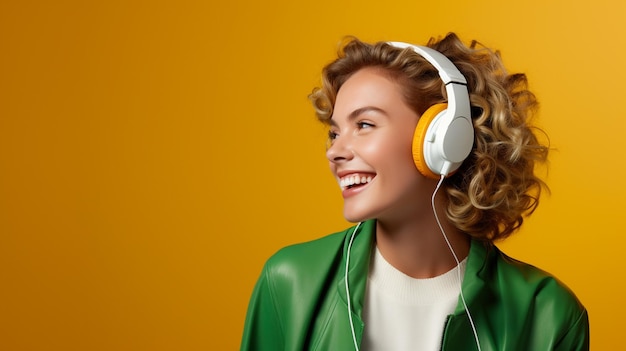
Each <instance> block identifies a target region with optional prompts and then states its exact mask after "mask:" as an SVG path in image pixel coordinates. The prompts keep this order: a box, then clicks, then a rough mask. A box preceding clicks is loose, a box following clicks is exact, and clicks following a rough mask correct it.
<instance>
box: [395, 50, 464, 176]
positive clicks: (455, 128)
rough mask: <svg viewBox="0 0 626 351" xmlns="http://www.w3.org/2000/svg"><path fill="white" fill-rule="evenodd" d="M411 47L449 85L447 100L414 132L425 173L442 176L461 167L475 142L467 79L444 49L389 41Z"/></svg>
mask: <svg viewBox="0 0 626 351" xmlns="http://www.w3.org/2000/svg"><path fill="white" fill-rule="evenodd" d="M388 44H390V45H392V46H395V47H397V48H401V49H404V48H411V49H412V50H413V51H415V52H416V53H417V54H418V55H420V56H422V57H423V58H424V59H426V60H427V61H428V62H430V63H431V64H432V65H433V66H434V67H435V68H436V69H437V71H438V72H439V76H440V77H441V80H442V81H443V83H444V85H445V86H446V93H447V95H448V103H447V104H436V105H433V106H431V107H430V108H428V110H426V112H424V113H423V114H422V116H421V117H420V119H419V121H418V123H417V127H416V128H415V134H414V136H413V160H414V161H415V165H416V166H417V169H418V170H419V171H420V173H422V174H423V175H424V176H426V177H429V178H433V179H439V178H440V176H442V175H443V176H447V175H449V174H450V173H452V172H454V171H455V170H457V169H458V168H459V167H460V166H461V164H462V163H463V160H465V158H467V156H468V155H469V153H470V151H471V150H472V146H473V144H474V127H473V126H472V120H471V114H470V113H471V109H470V101H469V94H468V92H467V80H466V79H465V77H464V76H463V74H461V72H460V71H459V70H458V69H457V68H456V66H454V64H453V63H452V62H451V61H450V60H449V59H448V58H447V57H446V56H444V55H443V54H441V53H440V52H438V51H436V50H434V49H431V48H429V47H425V46H416V45H411V44H407V43H402V42H388Z"/></svg>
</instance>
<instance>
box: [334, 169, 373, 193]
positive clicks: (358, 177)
mask: <svg viewBox="0 0 626 351" xmlns="http://www.w3.org/2000/svg"><path fill="white" fill-rule="evenodd" d="M374 177H375V175H371V174H358V173H355V174H350V175H347V176H345V177H342V178H341V179H340V180H339V186H340V187H341V190H342V191H343V190H346V189H352V188H355V187H359V186H364V185H366V184H368V183H369V182H371V181H372V179H373V178H374Z"/></svg>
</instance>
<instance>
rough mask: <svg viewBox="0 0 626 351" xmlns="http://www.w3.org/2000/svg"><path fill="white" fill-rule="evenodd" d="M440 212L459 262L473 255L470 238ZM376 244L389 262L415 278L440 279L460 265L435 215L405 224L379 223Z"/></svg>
mask: <svg viewBox="0 0 626 351" xmlns="http://www.w3.org/2000/svg"><path fill="white" fill-rule="evenodd" d="M437 213H438V214H439V218H440V220H441V224H442V226H443V228H444V231H445V234H446V236H447V238H448V240H449V242H450V245H451V246H452V248H453V249H454V252H455V254H456V257H457V259H458V260H459V261H462V260H463V259H465V258H466V257H467V255H468V253H469V247H470V238H469V236H468V235H467V234H465V233H462V232H461V231H459V230H458V229H457V228H455V227H454V226H453V225H452V224H450V222H448V221H447V219H446V218H445V216H442V215H441V213H444V211H443V209H441V211H440V210H438V211H437ZM442 217H443V218H442ZM376 244H377V246H378V249H379V250H380V253H381V254H382V255H383V257H385V259H386V260H387V262H389V263H390V264H391V265H392V266H394V267H395V268H396V269H398V270H399V271H401V272H403V273H404V274H406V275H408V276H411V277H413V278H432V277H436V276H439V275H441V274H443V273H445V272H448V271H449V270H450V269H452V268H454V267H455V266H456V265H457V261H456V260H455V259H454V256H453V255H452V252H451V251H450V248H449V247H448V244H447V243H446V240H445V238H444V235H443V234H442V232H441V230H440V228H439V225H438V224H437V221H436V220H435V217H434V215H433V214H432V212H431V213H430V214H428V213H424V214H423V215H422V216H413V217H411V218H409V219H407V220H403V221H394V222H389V221H383V220H378V221H377V223H376Z"/></svg>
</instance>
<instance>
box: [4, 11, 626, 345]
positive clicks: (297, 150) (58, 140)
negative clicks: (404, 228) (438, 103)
mask: <svg viewBox="0 0 626 351" xmlns="http://www.w3.org/2000/svg"><path fill="white" fill-rule="evenodd" d="M625 13H626V3H624V2H623V1H619V0H614V1H606V0H598V1H593V2H584V3H572V2H571V1H564V0H559V1H544V0H528V1H525V2H523V3H522V2H506V1H505V2H503V1H500V0H479V1H473V2H468V1H445V2H438V1H428V2H427V1H416V0H403V1H387V2H382V3H381V2H379V1H336V0H332V1H331V0H319V1H316V2H312V3H311V2H308V3H304V2H302V3H298V2H295V1H287V0H280V1H278V0H274V1H272V0H270V1H263V2H257V1H249V0H248V1H227V2H210V1H159V0H156V1H135V0H134V1H106V2H84V1H72V0H65V1H63V0H61V1H58V2H45V1H4V2H3V3H2V4H0V50H1V51H0V349H2V350H12V351H16V350H94V351H95V350H235V349H238V347H239V340H240V335H241V330H242V327H243V321H244V316H245V311H246V307H247V303H248V298H249V296H250V293H251V291H252V287H253V285H254V282H255V280H256V278H257V276H258V274H259V272H260V270H261V267H262V265H263V263H264V261H265V260H266V259H267V258H268V257H269V256H270V255H271V254H272V253H274V252H275V251H276V250H278V249H279V248H280V247H282V246H285V245H287V244H291V243H296V242H301V241H305V240H310V239H313V238H317V237H319V236H322V235H325V234H328V233H331V232H334V231H338V230H340V229H343V228H345V227H346V226H347V225H348V223H346V222H345V221H344V219H343V218H342V216H341V206H342V203H341V198H340V195H339V192H338V190H337V186H336V184H335V183H334V181H333V179H332V177H331V175H330V172H329V171H328V169H327V162H326V160H325V158H324V142H325V130H324V129H323V127H322V126H321V125H319V124H318V123H317V122H316V121H315V118H314V116H313V111H312V108H311V107H310V106H309V104H308V101H307V99H306V96H307V94H308V93H309V92H310V90H311V89H312V87H313V86H315V85H316V84H318V82H319V74H320V70H321V67H322V66H323V65H324V64H325V63H327V62H328V61H329V60H331V59H332V58H333V56H334V53H335V49H336V44H337V43H338V42H339V41H340V40H341V38H342V37H343V36H344V35H356V36H358V37H360V38H362V39H364V40H368V41H374V40H400V41H409V42H413V43H418V44H421V43H424V42H426V41H427V40H428V38H429V37H430V36H438V35H443V34H445V33H447V32H449V31H455V32H457V33H458V34H459V35H460V36H461V38H463V39H464V40H465V41H468V42H469V41H470V40H471V39H478V40H480V41H481V42H483V43H484V44H486V45H487V46H490V47H494V48H497V49H500V50H501V52H502V55H503V58H504V60H505V64H506V65H507V66H508V67H509V69H510V70H511V71H514V72H518V71H521V72H526V73H527V74H528V77H529V79H530V82H531V88H532V89H533V90H534V91H535V92H536V93H537V95H538V97H539V99H540V101H541V103H542V105H541V106H542V109H541V113H540V115H539V119H538V122H539V124H540V125H541V126H542V127H543V128H544V129H545V130H546V131H547V133H548V134H549V135H550V138H551V145H552V146H553V147H554V148H555V151H554V152H553V153H552V158H551V164H550V167H549V171H548V172H547V173H546V175H545V179H546V180H547V182H548V183H549V184H550V186H551V188H552V195H551V196H549V197H547V196H546V197H545V198H544V199H543V201H542V205H541V206H540V208H539V210H538V211H537V212H536V214H535V215H534V216H533V217H531V218H530V219H529V220H528V221H527V222H526V223H525V226H524V228H523V230H522V231H521V232H520V233H519V234H516V235H515V236H513V237H512V238H510V239H509V240H508V241H506V242H504V243H502V244H501V247H502V248H503V249H504V250H505V251H506V252H507V253H509V254H511V255H512V256H514V257H516V258H518V259H521V260H524V261H528V262H531V263H533V264H535V265H537V266H539V267H541V268H544V269H546V270H548V271H550V272H552V273H554V274H555V275H557V276H558V277H559V278H560V279H561V280H563V281H564V282H565V283H566V284H568V285H569V286H570V287H571V288H572V289H573V290H574V291H575V292H576V293H577V295H578V296H579V298H580V299H581V300H582V301H583V303H584V304H585V305H586V306H587V307H588V309H589V313H590V318H591V332H592V349H595V350H611V349H616V348H618V347H621V346H622V345H623V340H622V339H623V338H622V334H623V333H622V330H621V329H622V327H621V323H620V322H619V321H615V320H614V319H615V318H619V316H621V315H623V314H624V312H625V311H626V307H624V305H623V296H625V295H626V287H625V284H624V279H623V276H624V270H625V264H624V263H623V260H622V258H623V257H624V256H623V250H624V244H625V243H626V239H624V230H623V228H622V222H623V218H622V217H623V214H622V212H623V208H624V200H625V199H626V190H625V189H624V186H623V182H622V176H623V174H624V170H625V165H624V155H623V152H624V151H623V150H624V149H625V148H626V138H625V137H624V136H623V134H624V130H625V129H626V128H625V127H626V118H625V117H624V112H623V111H624V108H623V106H622V105H621V103H622V102H623V100H624V98H623V94H624V88H623V84H624V82H626V72H625V69H624V62H626V26H624V19H623V17H624V14H625Z"/></svg>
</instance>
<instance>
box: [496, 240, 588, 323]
mask: <svg viewBox="0 0 626 351" xmlns="http://www.w3.org/2000/svg"><path fill="white" fill-rule="evenodd" d="M493 250H494V252H493V256H495V257H493V260H491V262H492V265H493V267H492V268H491V269H488V271H489V273H488V274H486V276H487V277H489V279H488V280H489V284H490V285H491V287H492V290H493V291H495V292H497V295H498V296H499V298H500V299H502V301H503V302H504V301H507V304H509V305H510V304H516V305H517V306H525V308H528V309H529V311H528V312H530V310H532V311H533V313H534V314H535V315H536V316H537V317H540V318H539V319H542V318H544V317H545V318H546V319H544V320H545V321H547V320H549V318H550V317H551V316H552V318H555V317H556V318H559V319H563V320H569V321H570V322H572V321H577V320H579V319H581V318H586V313H587V312H586V309H585V307H584V306H583V304H582V303H581V301H580V300H579V299H578V297H577V296H576V294H575V293H574V292H573V291H572V290H571V289H570V288H569V287H568V286H567V285H566V284H565V283H564V282H563V281H561V280H560V279H559V278H557V277H556V276H555V275H553V274H552V273H549V272H548V271H545V270H543V269H541V268H538V267H537V266H535V265H532V264H529V263H526V262H523V261H520V260H518V259H515V258H512V257H510V256H508V255H506V254H505V253H503V252H502V251H500V250H499V249H498V248H496V247H495V246H494V247H493ZM542 316H543V317H542Z"/></svg>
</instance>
